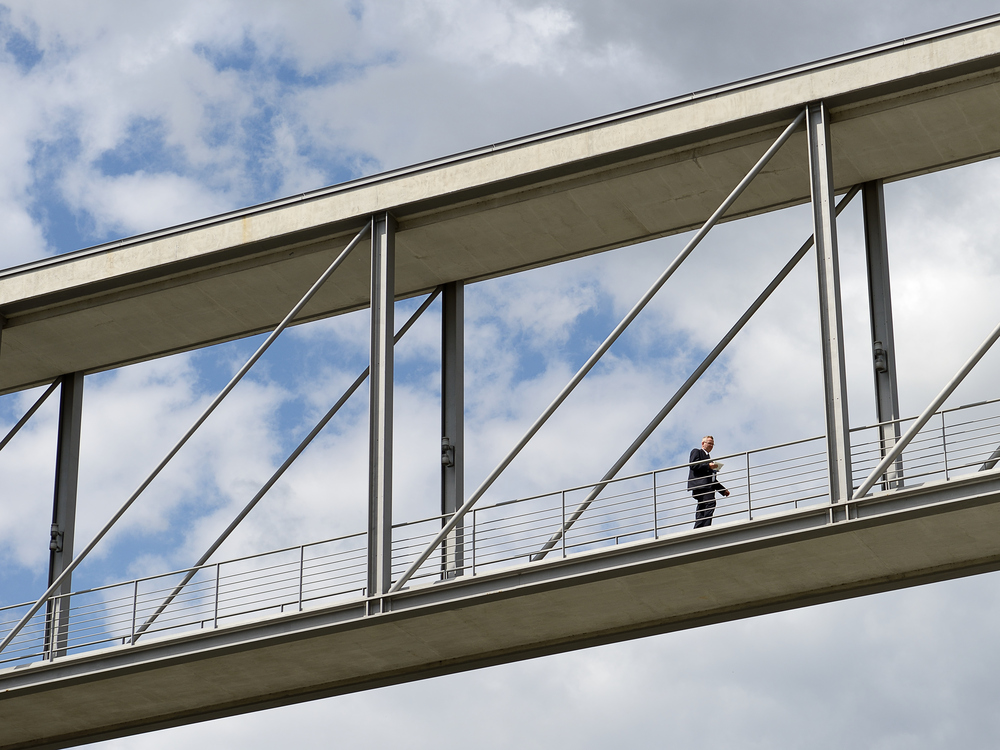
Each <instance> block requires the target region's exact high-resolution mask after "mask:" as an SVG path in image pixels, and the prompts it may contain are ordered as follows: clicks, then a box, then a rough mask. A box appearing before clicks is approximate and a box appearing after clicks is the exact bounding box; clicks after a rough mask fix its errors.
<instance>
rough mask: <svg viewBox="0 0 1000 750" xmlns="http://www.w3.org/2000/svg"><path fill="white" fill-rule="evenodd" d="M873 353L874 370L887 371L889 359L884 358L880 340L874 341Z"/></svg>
mask: <svg viewBox="0 0 1000 750" xmlns="http://www.w3.org/2000/svg"><path fill="white" fill-rule="evenodd" d="M873 355H874V357H875V372H889V360H888V359H887V358H886V355H885V349H883V348H882V342H881V341H876V342H875V346H874V350H873Z"/></svg>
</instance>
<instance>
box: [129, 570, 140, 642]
mask: <svg viewBox="0 0 1000 750" xmlns="http://www.w3.org/2000/svg"><path fill="white" fill-rule="evenodd" d="M138 613H139V579H138V578H136V579H135V583H134V584H133V585H132V632H131V633H129V636H128V642H129V643H130V644H132V643H135V620H136V617H137V616H138Z"/></svg>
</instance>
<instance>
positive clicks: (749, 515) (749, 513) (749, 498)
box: [744, 451, 753, 521]
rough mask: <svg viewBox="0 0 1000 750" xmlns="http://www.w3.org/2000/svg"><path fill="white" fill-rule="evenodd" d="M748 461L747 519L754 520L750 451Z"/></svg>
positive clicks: (747, 456)
mask: <svg viewBox="0 0 1000 750" xmlns="http://www.w3.org/2000/svg"><path fill="white" fill-rule="evenodd" d="M744 455H745V456H746V461H747V520H748V521H752V520H753V498H752V496H751V495H750V451H747V452H746V453H745V454H744Z"/></svg>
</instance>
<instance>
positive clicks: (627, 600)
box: [0, 399, 1000, 747]
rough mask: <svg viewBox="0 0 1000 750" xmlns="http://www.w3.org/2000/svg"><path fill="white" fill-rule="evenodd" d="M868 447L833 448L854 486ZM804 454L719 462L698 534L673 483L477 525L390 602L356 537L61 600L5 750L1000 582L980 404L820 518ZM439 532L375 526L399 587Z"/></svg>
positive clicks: (992, 429) (10, 685) (361, 537)
mask: <svg viewBox="0 0 1000 750" xmlns="http://www.w3.org/2000/svg"><path fill="white" fill-rule="evenodd" d="M912 421H913V420H901V423H902V424H901V427H903V428H905V427H906V425H907V423H910V422H912ZM882 427H884V425H869V426H865V427H859V428H855V429H853V430H852V431H851V444H852V464H853V465H854V467H855V468H856V469H858V470H859V471H862V470H865V469H866V468H867V469H871V468H874V467H875V466H876V465H877V464H878V463H879V461H880V459H881V458H882V457H883V456H884V454H885V450H884V449H883V447H882V438H881V437H880V436H881V434H882V431H881V428H882ZM824 441H825V437H823V436H820V437H814V438H810V439H806V440H797V441H794V442H789V443H784V444H780V445H774V446H769V447H766V448H759V449H754V450H749V451H744V452H741V453H736V454H732V455H729V456H720V457H719V458H718V460H719V461H720V462H722V463H723V464H724V466H723V468H722V471H721V473H720V480H722V481H724V483H725V484H726V486H727V488H728V489H729V490H730V492H731V494H730V496H729V497H728V498H720V501H719V506H718V508H717V509H716V513H715V517H714V520H713V525H712V526H711V527H707V528H701V529H692V522H693V517H694V504H693V500H692V498H691V495H690V493H689V492H688V490H687V486H686V482H687V469H688V466H687V465H680V466H672V467H667V468H663V469H658V470H656V471H650V472H644V473H641V474H636V475H633V476H628V477H623V478H619V479H616V480H614V481H612V482H608V483H604V482H602V483H600V484H601V485H604V486H603V491H602V492H601V493H600V494H599V495H598V496H597V498H596V500H593V501H592V503H591V504H590V505H589V507H587V509H586V511H585V512H583V513H582V514H580V516H579V518H578V520H577V521H576V523H575V524H570V523H569V520H570V519H571V518H572V516H573V511H574V510H577V509H578V508H579V505H580V504H581V503H582V502H583V501H584V500H585V499H586V498H587V496H588V494H589V493H590V492H591V491H592V490H593V489H594V488H595V486H598V485H583V486H578V487H569V488H565V489H560V490H558V491H554V492H551V493H547V494H544V495H537V496H534V497H528V498H520V499H516V500H510V501H505V502H497V503H493V504H486V505H483V506H481V507H478V508H476V509H475V510H474V511H473V512H472V513H471V514H470V518H469V520H468V523H467V524H466V526H465V528H464V547H465V549H464V552H465V558H464V559H465V562H464V565H463V566H462V568H461V571H460V575H455V574H454V571H453V570H448V569H447V566H445V565H443V562H442V560H441V558H440V557H439V556H435V557H431V558H429V559H428V560H427V561H426V562H424V564H423V565H422V566H421V567H420V568H419V570H418V571H417V573H416V574H415V575H414V576H413V577H412V578H411V579H410V582H409V585H408V586H407V587H405V588H404V589H402V590H400V591H398V592H397V593H394V594H391V595H389V596H382V597H368V596H367V595H366V591H365V581H366V536H367V535H366V533H365V532H359V533H357V534H352V535H348V536H342V537H338V538H336V539H327V540H322V541H318V542H312V543H309V544H303V545H300V546H297V547H293V548H287V549H281V550H275V551H272V552H267V553H263V554H259V555H254V556H251V557H244V558H239V559H235V560H226V561H220V562H217V563H213V564H211V565H205V566H201V567H199V568H196V569H189V570H181V571H175V572H172V573H168V574H164V575H159V576H151V577H146V578H139V579H135V580H131V581H124V582H122V583H118V584H114V585H109V586H103V587H100V588H95V589H89V590H85V591H76V592H73V593H72V594H69V595H67V596H65V597H63V598H64V599H65V600H66V601H65V604H66V607H67V608H68V610H69V612H70V620H71V622H72V624H73V628H72V629H71V630H70V631H69V638H68V641H67V642H66V644H65V650H64V651H63V652H60V653H59V655H57V656H55V657H53V652H52V651H47V650H46V644H45V632H46V627H45V617H44V613H42V614H38V615H36V616H35V617H34V618H33V619H32V620H31V621H30V623H29V624H28V625H27V626H26V627H25V628H24V629H22V631H21V633H20V634H19V635H18V636H17V638H16V639H15V640H14V641H13V642H12V643H11V645H10V646H8V648H7V649H6V650H5V651H4V652H3V653H2V654H0V657H2V658H3V660H4V664H5V665H6V669H4V670H3V671H0V691H2V692H0V695H3V700H0V725H2V726H3V735H4V746H5V747H18V746H21V745H20V744H19V743H18V741H17V738H18V736H19V735H20V736H23V737H25V738H28V737H31V736H33V735H35V734H37V723H36V722H37V721H39V718H40V717H42V716H44V717H45V722H46V723H47V725H48V731H49V732H51V733H52V734H54V735H55V736H57V737H58V736H59V735H60V734H61V733H60V731H59V730H60V724H65V725H66V728H67V729H68V730H69V729H70V728H73V730H75V731H72V730H71V732H72V734H77V735H79V736H81V737H83V736H85V737H87V739H88V740H93V739H99V738H101V737H104V736H117V735H118V734H121V733H123V730H125V729H127V727H128V726H129V725H132V724H135V723H141V724H142V726H143V727H144V728H145V729H149V728H150V727H153V728H155V727H157V726H159V727H165V726H171V725H174V724H179V723H186V722H188V721H190V720H192V719H193V718H194V717H197V718H210V717H214V716H224V715H229V714H232V713H239V712H242V711H246V710H252V709H258V708H263V707H267V706H274V705H281V704H284V703H291V702H297V701H301V700H306V699H311V698H316V697H320V696H323V695H334V694H338V693H345V692H352V691H356V690H360V689H365V688H370V687H374V686H379V685H386V684H392V683H397V682H403V681H407V680H412V679H417V678H421V677H427V676H431V675H436V674H444V673H448V672H453V671H460V670H463V669H469V668H473V667H478V666H483V665H487V664H493V663H502V662H507V661H513V660H518V659H523V658H529V657H533V656H539V655H543V654H549V653H556V652H561V651H566V650H571V649H575V648H581V647H585V646H591V645H596V644H599V643H607V642H613V641H618V640H622V639H627V638H634V637H640V636H645V635H650V634H654V633H663V632H668V631H672V630H678V629H683V628H688V627H694V626H698V625H704V624H707V623H712V622H720V621H725V620H730V619H736V618H741V617H746V616H751V615H756V614H761V613H765V612H772V611H780V610H784V609H789V608H794V607H800V606H805V605H809V604H815V603H819V602H825V601H832V600H837V599H842V598H847V597H852V596H857V595H861V594H867V593H873V592H876V591H885V590H891V589H895V588H900V587H905V586H910V585H915V584H919V583H926V582H929V581H934V580H943V579H947V578H951V577H957V576H961V575H968V574H971V573H977V572H984V571H987V570H994V569H1000V549H998V547H997V544H996V539H995V537H996V535H995V529H996V528H998V524H1000V472H998V471H996V468H995V467H996V466H997V462H998V458H1000V449H998V443H1000V399H998V400H992V401H987V402H981V403H977V404H972V405H968V406H962V407H959V408H955V409H949V410H944V411H939V412H937V413H935V414H934V415H933V417H932V418H931V419H930V420H929V421H928V422H927V424H925V425H924V427H923V428H922V429H921V430H919V432H917V433H916V434H915V436H914V437H913V439H912V440H911V441H910V442H909V444H908V445H907V447H906V449H905V450H904V451H903V452H902V454H901V458H900V459H899V460H898V461H897V462H896V464H895V467H894V473H892V474H888V473H887V474H886V475H883V476H882V477H881V480H882V481H881V482H879V483H878V484H877V485H876V487H875V490H876V491H875V492H874V493H870V494H867V495H865V496H863V497H861V498H858V499H856V500H852V501H851V502H849V503H842V504H831V503H830V499H829V489H828V488H829V478H828V472H827V468H826V454H825V447H824V446H825V442H824ZM890 478H891V481H890ZM442 521H443V519H442V517H440V516H434V517H431V518H425V519H420V520H417V521H411V522H405V523H400V524H396V525H395V526H394V529H393V556H392V566H393V570H394V571H395V572H396V573H397V574H398V573H400V572H402V571H403V570H405V569H406V568H407V567H408V566H409V565H410V564H411V563H412V561H413V559H414V557H415V556H416V555H417V554H418V552H419V551H420V550H421V549H423V547H424V546H425V545H426V544H427V542H428V540H431V539H433V537H434V535H435V534H436V532H437V531H438V530H439V529H440V527H441V525H442ZM553 538H555V539H556V540H557V542H556V543H555V544H548V546H549V547H550V549H548V552H547V554H540V551H541V550H543V549H545V548H546V546H547V543H551V542H552V540H553ZM191 573H193V574H194V575H193V577H191V578H190V580H189V581H188V583H187V584H186V585H184V586H183V587H181V588H180V590H179V592H178V591H177V586H178V583H180V582H181V581H183V580H184V577H185V575H186V574H191ZM172 592H173V593H175V594H176V595H175V596H174V597H173V599H172V600H171V601H170V603H169V606H167V607H166V608H164V609H162V611H160V613H159V614H158V616H157V615H156V613H157V611H158V609H159V608H160V607H161V606H162V605H163V603H164V602H165V601H166V600H167V598H168V597H170V595H171V593H172ZM30 604H31V603H26V604H22V605H16V606H11V607H4V608H3V609H0V630H3V631H6V630H8V629H9V628H11V627H12V626H13V624H14V623H15V622H16V621H17V620H18V618H19V617H20V616H21V614H22V613H23V612H24V611H25V610H26V609H27V608H28V607H30ZM152 618H155V619H152ZM144 626H145V627H144ZM88 716H90V717H93V721H92V722H88V721H87V720H86V719H85V718H84V717H88ZM88 723H92V724H93V726H92V727H90V728H89V731H88V730H86V729H85V730H83V731H85V732H86V734H81V727H82V726H86V725H87V724H88ZM71 732H67V733H66V734H63V735H62V736H63V738H64V740H63V743H62V744H64V745H65V744H74V743H73V741H72V740H70V739H69V737H70V736H71ZM125 733H128V732H125ZM50 736H51V735H50ZM49 744H50V743H42V744H39V743H38V742H31V743H28V744H25V745H24V746H48V745H49ZM51 746H60V743H58V742H57V743H55V744H51Z"/></svg>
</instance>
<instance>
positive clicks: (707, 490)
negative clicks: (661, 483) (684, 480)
mask: <svg viewBox="0 0 1000 750" xmlns="http://www.w3.org/2000/svg"><path fill="white" fill-rule="evenodd" d="M714 447H715V438H714V437H712V436H711V435H706V436H705V437H703V438H702V439H701V448H695V449H694V450H692V451H691V458H690V459H689V462H690V464H691V467H690V468H689V469H688V490H690V491H691V493H692V494H693V495H694V499H695V502H696V503H697V505H696V507H695V512H694V527H695V528H696V529H700V528H701V527H702V526H711V525H712V514H713V513H715V493H716V492H719V493H721V494H722V496H723V497H729V490H727V489H726V488H725V487H723V486H722V485H721V484H720V483H719V481H718V479H716V472H717V471H718V470H719V464H718V463H716V462H715V461H713V460H712V457H711V456H710V455H708V454H709V453H711V452H712V448H714Z"/></svg>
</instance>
